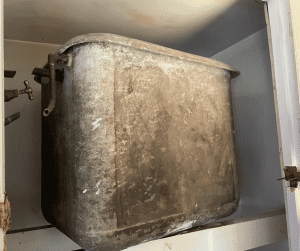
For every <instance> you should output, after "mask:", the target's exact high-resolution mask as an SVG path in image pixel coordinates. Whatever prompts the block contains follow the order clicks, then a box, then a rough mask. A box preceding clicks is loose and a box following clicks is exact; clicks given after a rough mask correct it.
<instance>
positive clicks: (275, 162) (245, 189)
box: [213, 29, 288, 250]
mask: <svg viewBox="0 0 300 251" xmlns="http://www.w3.org/2000/svg"><path fill="white" fill-rule="evenodd" d="M213 58H214V59H216V60H219V61H222V62H224V63H227V64H229V65H231V66H233V67H235V68H236V69H238V70H239V71H240V72H241V75H240V76H239V77H237V78H236V79H234V80H233V82H232V86H231V90H232V105H233V119H234V130H235V134H236V154H237V155H236V160H237V168H238V171H239V177H240V183H241V189H242V194H241V200H240V205H241V212H242V217H245V216H250V215H258V214H262V213H266V212H269V211H274V210H278V209H281V208H284V195H283V186H282V182H281V181H276V180H277V179H278V178H280V177H281V171H280V161H279V148H278V137H277V127H276V115H275V107H274V95H273V85H272V75H271V65H270V56H269V47H268V38H267V30H266V29H263V30H261V31H259V32H257V33H255V34H253V35H251V36H250V37H248V38H246V39H244V40H242V41H240V42H239V43H237V44H235V45H233V46H231V47H229V48H227V49H226V50H224V51H222V52H220V53H218V54H217V55H215V56H213ZM283 246H284V247H286V248H283ZM257 250H288V243H287V241H284V242H282V243H281V244H278V245H275V244H272V245H269V246H266V247H265V249H264V248H263V247H261V248H259V249H257Z"/></svg>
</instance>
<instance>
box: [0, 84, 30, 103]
mask: <svg viewBox="0 0 300 251" xmlns="http://www.w3.org/2000/svg"><path fill="white" fill-rule="evenodd" d="M24 85H25V89H24V90H20V91H18V90H4V101H5V102H8V101H10V100H12V99H14V98H17V97H19V95H20V94H28V98H29V99H30V100H33V94H32V93H33V91H32V88H31V87H30V85H29V82H28V81H27V80H25V81H24Z"/></svg>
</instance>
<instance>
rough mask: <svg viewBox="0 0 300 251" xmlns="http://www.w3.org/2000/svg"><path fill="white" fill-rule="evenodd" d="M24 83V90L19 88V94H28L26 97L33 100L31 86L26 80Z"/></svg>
mask: <svg viewBox="0 0 300 251" xmlns="http://www.w3.org/2000/svg"><path fill="white" fill-rule="evenodd" d="M24 85H25V89H24V90H20V91H19V94H25V93H26V94H28V98H29V99H30V100H33V94H32V92H33V91H32V88H31V87H30V85H29V82H28V81H27V80H25V81H24Z"/></svg>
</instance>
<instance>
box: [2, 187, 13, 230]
mask: <svg viewBox="0 0 300 251" xmlns="http://www.w3.org/2000/svg"><path fill="white" fill-rule="evenodd" d="M4 196H5V197H4V202H3V203H0V224H1V225H0V227H1V228H2V229H3V232H6V231H7V230H8V229H10V228H11V221H10V216H11V209H10V202H9V201H8V197H7V193H6V192H5V193H4Z"/></svg>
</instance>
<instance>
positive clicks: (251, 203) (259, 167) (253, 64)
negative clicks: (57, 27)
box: [4, 28, 288, 250]
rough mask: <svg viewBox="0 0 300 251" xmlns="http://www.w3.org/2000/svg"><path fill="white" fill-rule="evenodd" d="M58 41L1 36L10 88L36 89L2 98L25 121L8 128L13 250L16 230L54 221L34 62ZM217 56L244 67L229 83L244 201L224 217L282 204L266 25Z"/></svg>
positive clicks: (68, 244)
mask: <svg viewBox="0 0 300 251" xmlns="http://www.w3.org/2000/svg"><path fill="white" fill-rule="evenodd" d="M59 47H60V45H56V44H45V43H36V42H27V41H18V40H9V39H5V41H4V53H5V54H4V64H5V69H6V70H15V71H17V73H16V76H15V77H14V78H13V79H8V78H6V79H5V89H19V90H20V89H23V88H24V86H23V81H24V80H28V81H29V83H30V85H31V87H32V89H33V91H34V93H33V94H34V100H33V101H29V100H28V98H27V97H25V96H24V97H20V98H18V99H15V100H12V101H10V102H8V103H5V116H6V117H7V116H9V115H11V114H13V113H16V112H21V117H20V119H18V120H17V121H15V122H13V123H11V124H10V125H8V126H7V127H6V128H5V162H6V191H7V193H8V198H9V200H10V202H11V206H12V209H11V213H12V216H11V220H12V227H11V229H10V231H9V232H8V233H7V246H8V250H10V245H12V244H11V243H13V242H14V232H16V231H18V230H20V231H21V230H22V229H28V228H35V227H41V226H47V225H49V223H48V222H47V221H46V220H45V219H44V217H43V215H42V212H41V198H40V197H41V107H40V103H41V93H40V91H41V87H40V85H39V84H38V83H36V82H35V81H34V80H33V76H32V75H31V72H32V70H33V68H34V67H42V66H43V65H44V64H45V62H46V60H47V55H48V54H49V53H54V52H56V50H57V49H58V48H59ZM178 49H180V48H178ZM185 49H186V48H185ZM189 51H190V52H192V53H193V54H198V55H200V53H199V51H198V50H197V43H195V44H194V45H193V46H192V45H190V47H189ZM200 56H202V55H200ZM212 58H213V59H216V60H219V61H222V62H224V63H227V64H229V65H231V66H233V67H235V68H236V69H238V70H239V71H240V72H241V75H240V76H239V77H237V78H235V79H233V80H232V84H231V88H232V105H233V119H234V131H235V143H236V161H237V169H238V174H239V180H240V186H241V199H240V205H239V207H238V209H237V211H236V212H235V213H234V214H233V215H231V216H229V217H227V218H225V219H222V220H219V221H225V220H229V219H237V218H242V217H247V216H255V215H259V214H263V213H267V212H271V211H275V210H279V209H283V208H284V207H285V205H284V195H283V188H282V182H281V181H277V179H278V178H280V177H281V172H280V161H279V147H278V136H277V128H276V114H275V106H274V95H273V85H272V76H271V65H270V55H269V48H268V39H267V30H266V28H263V29H261V30H259V31H258V32H256V33H254V34H252V35H250V36H248V37H247V38H245V39H243V40H241V41H239V42H238V43H236V44H234V45H232V46H230V47H228V48H227V49H225V50H222V51H220V52H219V53H217V54H215V55H214V56H212ZM49 231H50V228H49ZM45 234H46V235H47V234H49V235H52V236H51V238H53V240H54V242H55V240H61V241H62V245H63V246H64V249H63V250H76V249H80V247H79V246H78V245H77V246H76V244H75V243H73V242H72V241H70V240H67V239H64V238H67V237H64V238H62V237H61V235H63V234H62V233H60V232H59V231H56V232H53V231H52V232H51V231H50V232H49V233H47V232H45ZM61 250H62V249H61ZM253 250H288V242H287V240H285V241H282V242H278V243H274V244H270V245H267V246H263V247H260V248H257V249H253Z"/></svg>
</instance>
